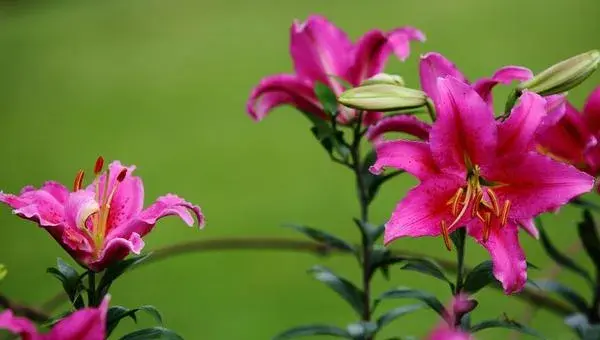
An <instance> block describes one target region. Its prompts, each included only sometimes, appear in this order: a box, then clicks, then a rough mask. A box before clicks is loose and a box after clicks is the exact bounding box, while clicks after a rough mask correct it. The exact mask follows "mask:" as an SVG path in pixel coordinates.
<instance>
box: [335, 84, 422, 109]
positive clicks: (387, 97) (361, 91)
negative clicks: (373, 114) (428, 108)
mask: <svg viewBox="0 0 600 340" xmlns="http://www.w3.org/2000/svg"><path fill="white" fill-rule="evenodd" d="M338 101H339V102H340V103H341V104H342V105H344V106H347V107H350V108H353V109H359V110H367V111H397V110H402V109H414V108H417V107H421V106H424V105H426V104H427V95H426V94H425V92H422V91H419V90H413V89H409V88H407V87H402V86H397V85H389V84H374V85H366V86H359V87H355V88H353V89H350V90H348V91H346V92H344V93H342V94H341V95H340V97H339V98H338Z"/></svg>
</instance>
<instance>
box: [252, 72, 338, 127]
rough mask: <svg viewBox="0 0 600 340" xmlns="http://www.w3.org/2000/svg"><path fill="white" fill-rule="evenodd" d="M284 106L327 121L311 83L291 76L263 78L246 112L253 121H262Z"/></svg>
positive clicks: (254, 90)
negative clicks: (278, 107)
mask: <svg viewBox="0 0 600 340" xmlns="http://www.w3.org/2000/svg"><path fill="white" fill-rule="evenodd" d="M284 104H288V105H292V106H294V107H296V108H297V109H298V110H300V111H303V112H307V113H311V114H313V115H315V116H317V117H321V118H323V119H327V115H326V114H325V112H324V111H323V109H322V108H321V104H320V103H319V101H318V100H317V98H316V97H315V93H314V90H313V88H312V85H311V83H310V81H308V80H305V79H300V78H298V77H296V76H295V75H290V74H278V75H274V76H269V77H266V78H263V79H262V80H261V81H260V83H259V84H258V85H257V86H256V87H255V88H254V89H253V90H252V92H251V93H250V98H249V99H248V102H247V104H246V110H247V112H248V114H249V115H250V117H251V118H252V119H254V120H255V121H260V120H262V119H263V118H265V117H266V116H267V114H268V113H269V112H270V111H271V110H272V109H273V108H275V107H277V106H280V105H284Z"/></svg>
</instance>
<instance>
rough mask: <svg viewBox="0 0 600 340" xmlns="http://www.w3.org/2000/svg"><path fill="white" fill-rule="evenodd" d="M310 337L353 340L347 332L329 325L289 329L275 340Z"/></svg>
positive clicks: (274, 339)
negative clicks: (329, 336)
mask: <svg viewBox="0 0 600 340" xmlns="http://www.w3.org/2000/svg"><path fill="white" fill-rule="evenodd" d="M310 335H331V336H335V337H338V338H346V339H352V336H350V334H348V332H346V331H345V330H343V329H341V328H338V327H335V326H327V325H306V326H299V327H295V328H292V329H289V330H287V331H285V332H283V333H281V334H279V335H276V336H275V337H274V338H273V340H283V339H292V338H298V337H302V336H310Z"/></svg>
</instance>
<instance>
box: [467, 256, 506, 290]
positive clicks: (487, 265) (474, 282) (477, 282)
mask: <svg viewBox="0 0 600 340" xmlns="http://www.w3.org/2000/svg"><path fill="white" fill-rule="evenodd" d="M491 283H493V284H498V281H497V280H496V278H495V277H494V273H493V264H492V261H483V262H481V263H480V264H478V265H477V266H475V268H473V269H471V271H470V272H469V273H468V274H467V277H466V278H465V281H464V283H463V290H464V291H465V292H467V293H469V294H475V293H477V292H478V291H480V290H481V289H482V288H483V287H485V286H487V285H489V284H491Z"/></svg>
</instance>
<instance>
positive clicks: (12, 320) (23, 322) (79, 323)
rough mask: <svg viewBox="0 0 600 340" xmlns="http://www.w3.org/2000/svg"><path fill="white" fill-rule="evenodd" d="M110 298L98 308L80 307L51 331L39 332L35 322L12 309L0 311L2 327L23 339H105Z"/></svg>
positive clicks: (0, 327)
mask: <svg viewBox="0 0 600 340" xmlns="http://www.w3.org/2000/svg"><path fill="white" fill-rule="evenodd" d="M108 302H109V298H107V297H105V298H104V300H102V303H101V304H100V306H99V307H98V308H84V309H80V310H78V311H76V312H74V313H73V314H71V315H69V316H67V317H66V318H64V319H62V320H60V321H59V322H58V323H56V325H54V327H52V330H50V332H49V333H45V334H43V333H39V332H38V330H37V329H36V327H35V324H34V323H33V322H31V321H29V320H28V319H26V318H22V317H18V316H15V315H14V314H13V312H12V311H11V310H6V311H4V312H2V313H0V329H4V330H8V331H9V332H11V333H12V334H16V335H19V336H20V337H21V338H22V339H23V340H104V339H106V312H107V311H108Z"/></svg>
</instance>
